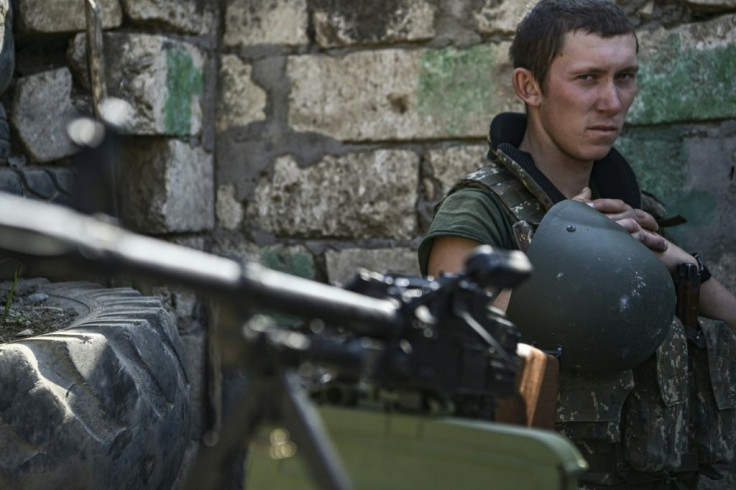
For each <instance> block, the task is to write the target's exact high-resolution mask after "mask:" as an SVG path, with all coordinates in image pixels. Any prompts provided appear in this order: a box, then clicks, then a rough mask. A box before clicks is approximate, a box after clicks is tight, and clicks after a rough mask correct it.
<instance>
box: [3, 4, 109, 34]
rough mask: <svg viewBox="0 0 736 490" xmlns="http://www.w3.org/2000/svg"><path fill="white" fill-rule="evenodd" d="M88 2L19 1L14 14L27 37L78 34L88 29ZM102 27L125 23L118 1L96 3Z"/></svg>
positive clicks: (107, 27) (106, 27)
mask: <svg viewBox="0 0 736 490" xmlns="http://www.w3.org/2000/svg"><path fill="white" fill-rule="evenodd" d="M85 3H86V2H85V0H53V1H49V0H17V1H16V3H15V13H16V15H17V17H18V20H19V27H20V29H21V31H22V32H24V33H29V34H32V33H39V34H51V33H62V32H79V31H84V30H85V29H86V28H87V17H86V15H85V10H84V9H85ZM97 4H98V5H99V6H100V11H101V13H102V27H103V28H105V29H112V28H115V27H120V25H121V24H122V23H123V10H122V9H121V8H120V2H119V1H118V0H97Z"/></svg>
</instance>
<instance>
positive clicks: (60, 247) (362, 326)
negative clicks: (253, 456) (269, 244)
mask: <svg viewBox="0 0 736 490" xmlns="http://www.w3.org/2000/svg"><path fill="white" fill-rule="evenodd" d="M0 231H1V233H0V248H4V249H6V250H12V251H15V252H19V253H23V254H31V255H45V256H49V255H62V254H67V253H73V254H75V255H76V256H78V257H81V258H82V259H84V260H85V261H87V262H96V263H102V264H104V265H105V266H106V267H109V268H112V269H115V268H124V269H128V270H131V271H133V272H137V273H142V274H145V275H148V276H152V277H157V278H160V279H164V280H167V281H176V282H179V283H183V284H185V285H188V286H191V287H195V288H197V289H202V290H205V291H209V292H213V293H216V294H220V295H222V296H226V297H228V299H230V300H231V301H232V302H233V303H234V304H236V305H237V306H239V307H243V308H245V309H261V308H263V309H275V310H278V311H280V312H283V313H289V314H292V315H296V316H300V317H303V318H321V319H323V320H325V321H328V322H334V323H338V324H340V325H341V326H345V327H348V328H350V329H352V330H354V331H355V332H356V333H359V334H362V335H368V336H373V337H379V338H384V337H387V336H389V335H391V333H392V332H395V331H396V330H395V329H397V328H399V327H400V320H401V319H400V311H399V310H400V308H399V305H398V304H397V303H396V302H395V301H393V300H385V299H378V298H371V297H368V296H364V295H361V294H358V293H354V292H351V291H346V290H343V289H340V288H337V287H334V286H330V285H327V284H322V283H318V282H316V281H311V280H308V279H303V278H299V277H295V276H292V275H289V274H285V273H283V272H278V271H274V270H270V269H266V268H265V267H262V266H260V265H258V264H255V263H248V264H246V266H245V267H243V266H241V264H240V263H239V262H236V261H234V260H231V259H227V258H224V257H219V256H216V255H213V254H208V253H205V252H202V251H199V250H194V249H190V248H187V247H183V246H180V245H176V244H172V243H168V242H165V241H162V240H158V239H155V238H151V237H147V236H143V235H138V234H135V233H132V232H130V231H127V230H124V229H122V228H120V227H119V226H116V225H114V224H112V223H109V222H106V221H104V220H101V219H98V218H95V217H91V216H85V215H82V214H80V213H77V212H75V211H73V210H71V209H68V208H65V207H62V206H58V205H53V204H47V203H42V202H37V201H31V200H28V199H21V198H18V197H15V196H9V195H7V194H2V193H0Z"/></svg>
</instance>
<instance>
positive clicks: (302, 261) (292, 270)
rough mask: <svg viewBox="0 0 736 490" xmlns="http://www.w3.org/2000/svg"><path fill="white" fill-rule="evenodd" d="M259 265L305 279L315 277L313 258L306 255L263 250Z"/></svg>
mask: <svg viewBox="0 0 736 490" xmlns="http://www.w3.org/2000/svg"><path fill="white" fill-rule="evenodd" d="M260 261H261V264H263V265H264V266H266V267H268V268H269V269H274V270H277V271H280V272H286V273H288V274H292V275H294V276H299V277H303V278H306V279H314V278H315V277H316V273H315V265H314V258H313V257H312V256H311V255H310V254H306V253H299V252H297V253H289V252H287V251H284V250H279V251H277V250H265V251H263V252H262V253H261V258H260Z"/></svg>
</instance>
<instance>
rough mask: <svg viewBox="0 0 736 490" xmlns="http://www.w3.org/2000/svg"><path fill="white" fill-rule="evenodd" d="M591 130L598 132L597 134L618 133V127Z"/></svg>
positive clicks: (597, 127)
mask: <svg viewBox="0 0 736 490" xmlns="http://www.w3.org/2000/svg"><path fill="white" fill-rule="evenodd" d="M589 129H590V130H591V131H596V132H601V133H617V132H618V127H617V126H607V125H600V126H591V127H590V128H589Z"/></svg>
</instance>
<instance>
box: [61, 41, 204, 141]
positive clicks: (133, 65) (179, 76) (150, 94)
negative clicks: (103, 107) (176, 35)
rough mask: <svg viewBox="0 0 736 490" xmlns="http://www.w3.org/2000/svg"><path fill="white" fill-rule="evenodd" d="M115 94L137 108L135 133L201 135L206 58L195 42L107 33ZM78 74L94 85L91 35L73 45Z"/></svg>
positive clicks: (112, 92)
mask: <svg viewBox="0 0 736 490" xmlns="http://www.w3.org/2000/svg"><path fill="white" fill-rule="evenodd" d="M104 48H105V49H104V51H105V57H106V59H107V60H115V61H114V63H110V62H108V69H107V73H106V82H107V87H108V92H109V94H110V95H112V96H115V97H119V98H121V99H124V100H127V101H128V102H129V103H130V104H131V105H132V106H133V114H132V116H131V126H130V128H129V129H128V131H129V132H130V133H131V134H141V135H197V134H199V133H200V132H201V130H202V114H203V107H202V106H203V87H204V67H205V64H206V56H207V55H206V54H205V53H204V52H203V51H202V50H201V49H199V48H198V47H196V46H194V45H193V44H190V43H187V42H182V41H175V40H173V39H169V38H166V37H164V36H157V35H150V34H123V33H117V32H116V33H107V34H105V36H104ZM70 58H71V63H72V66H73V68H74V69H75V75H76V76H77V78H78V79H79V80H80V81H82V83H87V84H88V78H87V71H86V70H87V63H86V44H85V36H84V35H83V34H79V35H77V36H76V37H75V38H74V41H73V43H72V45H71V47H70Z"/></svg>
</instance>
